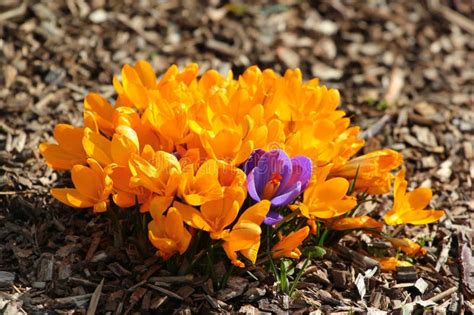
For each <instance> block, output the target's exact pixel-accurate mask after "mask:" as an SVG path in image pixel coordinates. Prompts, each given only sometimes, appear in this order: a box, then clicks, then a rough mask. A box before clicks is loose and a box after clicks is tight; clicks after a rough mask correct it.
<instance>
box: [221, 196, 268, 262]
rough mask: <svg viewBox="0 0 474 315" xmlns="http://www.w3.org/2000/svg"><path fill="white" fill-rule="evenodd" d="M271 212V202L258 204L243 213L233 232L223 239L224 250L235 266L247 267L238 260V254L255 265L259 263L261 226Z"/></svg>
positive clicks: (265, 201) (263, 201) (264, 201)
mask: <svg viewBox="0 0 474 315" xmlns="http://www.w3.org/2000/svg"><path fill="white" fill-rule="evenodd" d="M269 210H270V201H268V200H262V201H260V202H258V203H256V204H255V205H253V206H251V207H250V208H248V209H247V210H245V212H244V213H242V215H241V216H240V218H239V220H238V221H237V223H236V224H235V225H234V226H233V227H232V230H231V231H230V232H228V234H227V235H225V236H224V237H223V240H224V244H222V248H223V249H224V251H225V253H226V254H227V257H229V259H230V260H231V262H232V264H233V265H234V266H237V267H240V268H243V267H245V264H244V263H243V262H242V261H241V260H239V259H238V256H237V253H238V252H239V253H240V254H241V255H242V256H244V257H245V258H247V259H248V260H250V262H252V263H253V264H255V262H256V261H257V254H258V250H259V248H260V235H261V234H262V230H261V228H260V225H261V224H262V222H263V219H264V218H265V216H266V215H267V213H268V211H269Z"/></svg>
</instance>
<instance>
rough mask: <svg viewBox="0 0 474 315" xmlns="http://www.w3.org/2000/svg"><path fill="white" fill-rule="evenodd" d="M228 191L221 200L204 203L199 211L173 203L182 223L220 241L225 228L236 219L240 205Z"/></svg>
mask: <svg viewBox="0 0 474 315" xmlns="http://www.w3.org/2000/svg"><path fill="white" fill-rule="evenodd" d="M233 197H234V196H233V194H232V193H231V192H230V191H229V192H227V193H225V194H224V197H223V198H219V199H216V200H211V201H207V202H205V203H204V204H203V205H202V206H201V211H198V210H197V209H196V208H194V207H192V206H189V205H186V204H183V203H180V202H176V201H175V202H174V204H173V205H174V207H176V208H177V209H178V210H179V212H180V213H181V215H182V216H183V220H184V222H186V224H188V225H189V226H192V227H194V228H196V229H200V230H204V231H206V232H209V233H210V236H211V238H212V239H221V238H222V237H223V236H224V235H225V233H226V227H227V226H229V225H230V224H231V223H232V222H234V220H235V219H236V218H237V215H238V213H239V209H240V204H239V203H238V201H237V200H235V198H233Z"/></svg>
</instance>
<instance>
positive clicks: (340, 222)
mask: <svg viewBox="0 0 474 315" xmlns="http://www.w3.org/2000/svg"><path fill="white" fill-rule="evenodd" d="M382 227H383V223H381V222H377V221H375V220H374V219H372V218H371V217H369V216H365V215H364V216H360V217H349V218H339V219H337V220H336V221H335V222H334V223H332V224H331V226H330V228H331V229H333V230H336V231H344V230H354V229H376V230H382Z"/></svg>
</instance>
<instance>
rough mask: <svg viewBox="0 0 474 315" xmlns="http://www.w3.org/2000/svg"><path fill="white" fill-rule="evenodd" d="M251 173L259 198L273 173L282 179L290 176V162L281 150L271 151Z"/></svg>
mask: <svg viewBox="0 0 474 315" xmlns="http://www.w3.org/2000/svg"><path fill="white" fill-rule="evenodd" d="M252 172H253V173H254V179H255V188H256V191H257V193H258V194H259V195H260V196H261V195H262V193H263V190H264V188H265V185H266V184H267V183H268V181H269V180H270V179H271V177H272V174H273V173H278V174H280V175H281V176H282V178H285V177H288V176H289V175H290V174H291V160H290V158H289V157H288V155H286V153H285V152H283V151H282V150H272V151H270V152H266V153H265V154H264V155H263V156H262V157H261V158H260V160H259V161H258V164H257V167H255V168H254V169H253V171H252Z"/></svg>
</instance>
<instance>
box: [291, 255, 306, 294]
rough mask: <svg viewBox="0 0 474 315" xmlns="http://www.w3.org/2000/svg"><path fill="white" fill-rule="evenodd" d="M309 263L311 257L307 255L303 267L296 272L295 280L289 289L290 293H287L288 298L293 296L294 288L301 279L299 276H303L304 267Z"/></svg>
mask: <svg viewBox="0 0 474 315" xmlns="http://www.w3.org/2000/svg"><path fill="white" fill-rule="evenodd" d="M310 261H311V255H309V256H308V257H307V258H306V260H305V261H304V264H303V267H301V270H300V271H299V272H298V274H297V275H296V278H295V280H294V281H293V284H292V285H291V288H290V292H289V294H288V295H289V296H290V297H291V295H292V294H293V291H294V290H295V289H296V286H297V285H298V282H300V279H301V276H302V275H303V273H304V270H305V269H306V267H307V266H308V263H309V262H310Z"/></svg>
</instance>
